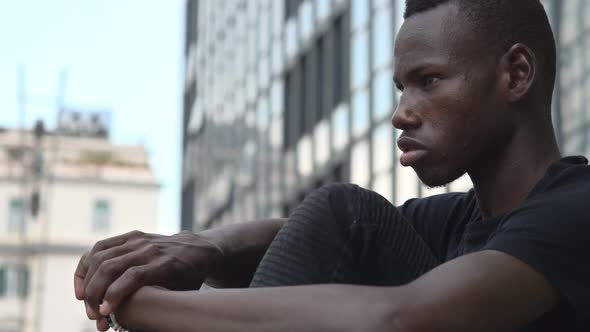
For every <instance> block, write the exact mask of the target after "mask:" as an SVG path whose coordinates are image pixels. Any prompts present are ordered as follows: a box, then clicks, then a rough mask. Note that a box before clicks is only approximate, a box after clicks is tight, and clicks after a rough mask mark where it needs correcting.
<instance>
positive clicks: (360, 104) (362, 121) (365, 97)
mask: <svg viewBox="0 0 590 332" xmlns="http://www.w3.org/2000/svg"><path fill="white" fill-rule="evenodd" d="M369 118H370V114H369V93H368V92H367V90H366V89H363V90H360V91H357V92H355V94H354V95H353V96H352V134H353V135H354V136H355V137H359V136H361V135H363V134H364V133H365V132H366V131H367V130H368V129H369V122H370V121H369Z"/></svg>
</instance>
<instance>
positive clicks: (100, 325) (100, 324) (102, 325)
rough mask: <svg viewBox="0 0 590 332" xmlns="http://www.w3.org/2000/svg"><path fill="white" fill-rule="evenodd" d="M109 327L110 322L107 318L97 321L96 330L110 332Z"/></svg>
mask: <svg viewBox="0 0 590 332" xmlns="http://www.w3.org/2000/svg"><path fill="white" fill-rule="evenodd" d="M109 327H110V326H109V322H107V320H106V319H105V318H101V319H99V320H97V321H96V329H97V330H99V331H108V330H109Z"/></svg>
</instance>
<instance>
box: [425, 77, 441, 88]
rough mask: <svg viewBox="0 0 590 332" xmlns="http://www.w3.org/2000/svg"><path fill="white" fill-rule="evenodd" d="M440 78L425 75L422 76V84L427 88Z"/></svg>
mask: <svg viewBox="0 0 590 332" xmlns="http://www.w3.org/2000/svg"><path fill="white" fill-rule="evenodd" d="M438 80H439V78H438V77H436V76H433V75H425V76H424V77H423V78H422V84H423V85H424V87H425V88H429V87H431V86H432V85H433V84H434V83H436V82H438Z"/></svg>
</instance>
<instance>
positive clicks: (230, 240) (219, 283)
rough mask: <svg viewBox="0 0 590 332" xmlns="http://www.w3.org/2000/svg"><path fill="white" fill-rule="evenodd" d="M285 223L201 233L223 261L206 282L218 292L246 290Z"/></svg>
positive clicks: (243, 225) (261, 223)
mask: <svg viewBox="0 0 590 332" xmlns="http://www.w3.org/2000/svg"><path fill="white" fill-rule="evenodd" d="M286 221H287V219H271V220H263V221H255V222H250V223H238V224H233V225H228V226H224V227H220V228H214V229H210V230H206V231H203V232H201V233H199V234H200V235H201V236H204V237H206V238H208V239H210V240H211V241H212V242H215V243H217V244H218V245H219V246H220V247H221V250H222V251H223V257H224V258H223V260H220V261H219V263H218V264H214V265H213V266H212V267H211V271H210V273H209V275H208V278H207V280H206V281H205V282H206V283H207V284H208V285H211V286H214V287H217V288H229V287H232V288H236V287H247V286H248V284H249V283H250V281H251V280H252V276H253V275H254V272H255V271H256V267H257V266H258V264H259V263H260V260H261V259H262V256H264V253H265V252H266V250H267V249H268V246H269V245H270V243H271V242H272V240H273V239H274V237H275V236H276V234H277V233H278V231H279V230H280V229H281V227H283V225H284V223H285V222H286Z"/></svg>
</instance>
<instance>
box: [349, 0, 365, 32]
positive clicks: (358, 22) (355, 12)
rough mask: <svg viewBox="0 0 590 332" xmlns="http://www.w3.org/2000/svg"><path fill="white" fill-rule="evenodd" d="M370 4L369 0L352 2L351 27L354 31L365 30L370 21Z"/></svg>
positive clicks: (353, 0) (354, 0)
mask: <svg viewBox="0 0 590 332" xmlns="http://www.w3.org/2000/svg"><path fill="white" fill-rule="evenodd" d="M369 3H370V1H367V0H352V4H351V7H352V8H351V10H350V13H351V25H352V30H356V29H359V28H363V27H364V26H365V25H366V24H367V22H368V21H369Z"/></svg>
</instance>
